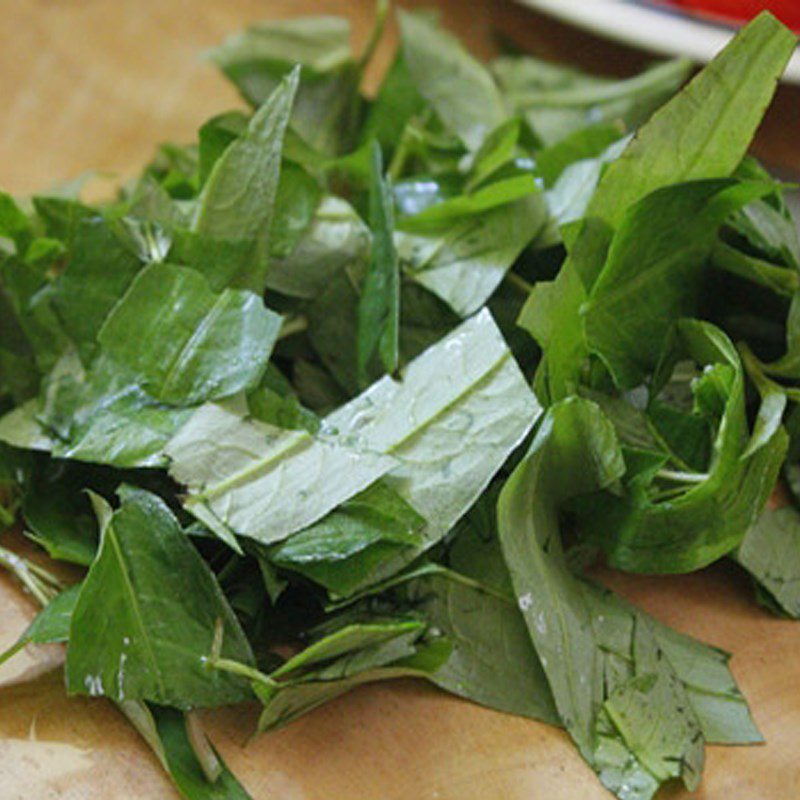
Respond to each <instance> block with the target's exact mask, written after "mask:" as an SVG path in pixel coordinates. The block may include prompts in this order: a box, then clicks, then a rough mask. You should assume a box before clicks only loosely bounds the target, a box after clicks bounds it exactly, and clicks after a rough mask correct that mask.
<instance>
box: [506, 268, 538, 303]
mask: <svg viewBox="0 0 800 800" xmlns="http://www.w3.org/2000/svg"><path fill="white" fill-rule="evenodd" d="M506 280H507V281H508V282H509V283H510V284H511V285H512V286H513V287H514V288H515V289H519V291H521V292H522V293H523V294H524V295H525V296H526V297H527V296H528V295H529V294H530V293H531V292H532V291H533V284H532V283H529V282H528V281H526V280H525V278H523V277H522V276H521V275H517V273H516V272H507V273H506Z"/></svg>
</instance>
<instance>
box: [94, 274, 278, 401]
mask: <svg viewBox="0 0 800 800" xmlns="http://www.w3.org/2000/svg"><path fill="white" fill-rule="evenodd" d="M281 322H282V320H281V317H280V316H279V315H278V314H275V313H273V312H272V311H269V310H268V309H267V308H265V306H264V303H263V301H262V300H261V298H260V297H258V296H257V295H255V294H252V293H251V292H246V291H234V290H232V289H225V290H224V291H223V292H221V293H219V294H215V293H214V292H212V291H211V289H210V288H209V286H208V283H207V282H206V280H205V279H204V278H203V276H202V275H200V274H199V273H197V272H195V271H194V270H192V269H188V268H186V267H176V266H173V265H169V264H153V265H151V266H149V267H147V268H146V269H144V270H143V271H142V272H141V273H140V274H139V275H138V276H137V277H136V279H135V280H134V282H133V283H132V284H131V286H130V288H129V289H128V291H127V292H126V293H125V295H124V296H123V297H122V298H121V299H120V301H119V302H118V303H117V305H116V306H115V307H114V309H113V311H112V312H111V313H110V314H109V316H108V318H107V319H106V321H105V322H104V323H103V327H102V329H101V330H100V333H99V334H98V341H99V343H100V346H101V347H102V348H103V350H104V351H105V353H106V354H107V355H108V356H109V357H110V358H112V359H113V360H114V361H115V362H117V363H118V364H120V365H121V367H122V368H123V369H124V370H125V372H126V373H128V374H129V375H130V376H131V377H133V378H134V379H135V380H137V381H138V382H139V384H140V385H141V386H142V388H143V389H144V390H145V391H146V392H148V393H149V394H150V395H151V396H152V397H154V398H155V399H156V400H158V401H160V402H163V403H167V404H169V405H176V406H187V405H197V404H198V403H202V402H204V401H206V400H213V399H215V398H219V397H226V396H229V395H232V394H235V393H236V392H238V391H241V390H243V389H250V388H252V387H253V386H255V385H256V384H257V383H258V382H259V381H260V379H261V376H262V375H263V373H264V370H265V369H266V366H267V362H268V361H269V357H270V354H271V352H272V347H273V345H274V344H275V341H276V339H277V336H278V332H279V331H280V327H281ZM133 331H138V335H137V336H135V337H133V336H131V333H132V332H133Z"/></svg>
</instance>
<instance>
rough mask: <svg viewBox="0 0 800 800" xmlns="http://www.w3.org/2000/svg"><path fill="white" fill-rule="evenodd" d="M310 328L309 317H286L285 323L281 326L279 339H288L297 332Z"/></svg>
mask: <svg viewBox="0 0 800 800" xmlns="http://www.w3.org/2000/svg"><path fill="white" fill-rule="evenodd" d="M307 330H308V318H307V317H304V316H301V315H299V314H298V315H297V316H295V317H286V319H285V320H284V323H283V325H282V326H281V330H280V333H279V334H278V341H280V340H281V339H288V338H289V337H290V336H294V335H295V334H296V333H303V331H307Z"/></svg>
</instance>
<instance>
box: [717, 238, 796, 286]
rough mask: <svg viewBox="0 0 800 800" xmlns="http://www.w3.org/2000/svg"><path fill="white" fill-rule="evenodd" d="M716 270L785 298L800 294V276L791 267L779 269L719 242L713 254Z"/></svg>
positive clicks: (774, 265)
mask: <svg viewBox="0 0 800 800" xmlns="http://www.w3.org/2000/svg"><path fill="white" fill-rule="evenodd" d="M711 265H712V266H713V267H714V268H715V269H719V270H724V271H726V272H730V273H731V274H732V275H737V276H738V277H740V278H744V279H745V280H748V281H751V282H752V283H755V284H757V285H759V286H764V287H766V288H767V289H772V291H774V292H775V293H777V294H780V295H783V296H784V297H790V298H791V297H794V295H795V294H797V293H798V292H800V274H798V272H797V270H796V269H793V268H790V267H779V266H777V265H776V264H772V263H770V262H769V261H764V260H763V259H760V258H756V257H755V256H751V255H747V253H743V252H742V251H741V250H738V249H737V248H735V247H732V246H731V245H729V244H727V243H726V242H724V241H718V242H717V243H716V244H715V246H714V250H713V252H712V254H711Z"/></svg>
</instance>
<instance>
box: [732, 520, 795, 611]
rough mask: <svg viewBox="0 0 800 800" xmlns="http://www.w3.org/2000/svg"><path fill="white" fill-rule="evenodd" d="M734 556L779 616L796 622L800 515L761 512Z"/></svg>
mask: <svg viewBox="0 0 800 800" xmlns="http://www.w3.org/2000/svg"><path fill="white" fill-rule="evenodd" d="M734 557H735V559H736V560H737V561H738V562H739V563H740V564H741V565H742V566H743V567H744V568H745V569H746V570H747V571H748V572H749V573H750V574H751V575H752V576H753V577H754V578H755V580H756V581H757V582H758V583H759V585H760V586H761V587H762V588H763V589H764V590H766V592H768V594H769V597H770V598H771V599H772V600H773V601H774V602H775V603H777V605H778V606H779V608H780V609H781V611H782V612H783V613H785V614H787V615H788V616H790V617H793V618H794V619H800V513H798V512H797V510H796V509H795V508H792V507H786V508H776V509H767V510H765V511H764V512H763V513H762V514H761V516H760V517H759V518H758V520H756V523H755V525H754V526H753V527H752V528H751V529H750V530H749V531H748V532H747V535H746V536H745V537H744V540H743V541H742V544H741V547H740V548H739V549H738V550H737V551H736V554H735V556H734Z"/></svg>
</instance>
